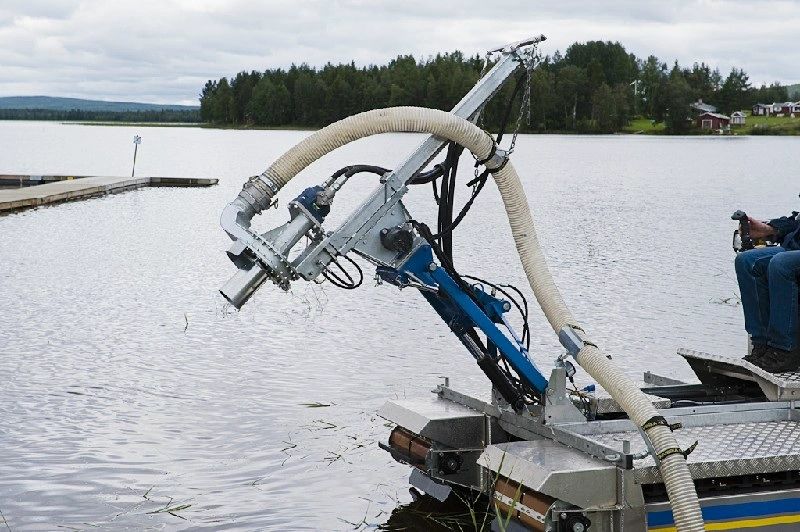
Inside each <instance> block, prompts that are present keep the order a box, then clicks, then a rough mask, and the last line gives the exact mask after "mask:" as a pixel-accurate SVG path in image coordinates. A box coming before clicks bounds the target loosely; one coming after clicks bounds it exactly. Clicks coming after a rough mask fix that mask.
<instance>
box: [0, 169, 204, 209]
mask: <svg viewBox="0 0 800 532" xmlns="http://www.w3.org/2000/svg"><path fill="white" fill-rule="evenodd" d="M217 182H218V180H217V179H213V178H196V177H119V176H117V177H113V176H85V177H83V176H62V175H49V176H34V175H0V185H5V186H10V187H16V188H5V189H0V213H6V212H11V211H16V210H20V209H27V208H30V207H39V206H41V205H50V204H53V203H60V202H62V201H74V200H81V199H87V198H92V197H96V196H104V195H106V194H116V193H118V192H124V191H126V190H133V189H136V188H142V187H208V186H212V185H216V184H217Z"/></svg>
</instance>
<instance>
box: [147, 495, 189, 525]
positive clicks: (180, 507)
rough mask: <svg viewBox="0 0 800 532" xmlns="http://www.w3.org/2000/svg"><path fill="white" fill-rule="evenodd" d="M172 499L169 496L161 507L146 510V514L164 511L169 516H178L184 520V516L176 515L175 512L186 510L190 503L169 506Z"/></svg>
mask: <svg viewBox="0 0 800 532" xmlns="http://www.w3.org/2000/svg"><path fill="white" fill-rule="evenodd" d="M148 500H149V499H148ZM172 501H173V499H172V497H170V498H169V501H168V502H167V504H165V505H164V507H163V508H159V509H158V510H153V511H151V512H147V513H148V514H161V513H166V514H169V515H171V516H174V517H178V518H180V519H183V520H186V518H185V517H183V516H182V515H178V514H177V513H175V512H180V511H181V510H186V509H187V508H191V507H192V505H191V504H176V505H175V506H170V504H172Z"/></svg>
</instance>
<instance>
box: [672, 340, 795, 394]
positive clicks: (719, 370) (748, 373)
mask: <svg viewBox="0 0 800 532" xmlns="http://www.w3.org/2000/svg"><path fill="white" fill-rule="evenodd" d="M678 354H679V355H680V356H682V357H683V358H685V359H686V361H687V362H688V363H689V365H690V366H691V367H692V370H693V371H694V372H695V374H696V375H697V378H698V379H700V382H702V383H703V384H706V385H709V386H720V385H722V386H724V385H725V384H726V383H731V382H732V380H733V381H736V380H739V381H742V380H744V381H750V382H754V383H756V384H758V386H759V387H760V388H761V391H763V392H764V395H765V396H766V397H767V399H769V400H770V401H791V400H794V399H798V398H800V372H792V373H769V372H768V371H765V370H763V369H761V368H759V367H758V366H756V365H753V364H751V363H750V362H747V361H746V360H744V359H741V358H730V357H723V356H719V355H712V354H709V353H703V352H700V351H692V350H691V349H678Z"/></svg>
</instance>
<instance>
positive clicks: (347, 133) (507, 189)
mask: <svg viewBox="0 0 800 532" xmlns="http://www.w3.org/2000/svg"><path fill="white" fill-rule="evenodd" d="M390 132H416V133H428V134H432V135H436V136H437V137H441V138H443V139H447V140H451V141H453V142H456V143H458V144H460V145H462V146H464V147H465V148H466V149H468V150H470V151H471V152H472V153H473V155H475V157H476V158H477V159H478V160H483V159H485V158H486V157H488V156H489V155H490V153H492V146H493V140H492V138H491V137H490V136H489V135H488V134H487V133H486V132H485V131H483V130H481V129H480V128H479V127H477V126H476V125H474V124H472V123H471V122H468V121H467V120H464V119H462V118H459V117H457V116H455V115H453V114H452V113H447V112H444V111H438V110H435V109H426V108H420V107H394V108H389V109H377V110H374V111H368V112H365V113H360V114H357V115H353V116H350V117H348V118H345V119H343V120H340V121H339V122H336V123H334V124H331V125H329V126H327V127H325V128H323V129H321V130H319V131H317V132H316V133H314V134H313V135H311V136H309V137H307V138H306V139H304V140H303V141H302V142H300V143H299V144H297V145H296V146H294V147H293V148H291V149H290V150H289V151H287V152H286V153H285V154H284V155H283V156H281V157H280V158H279V159H278V160H277V161H275V162H274V163H273V164H272V165H271V166H270V167H269V168H268V169H267V170H266V172H264V174H263V175H265V176H266V177H268V178H269V179H270V180H271V181H272V182H273V183H274V184H275V185H277V186H278V188H280V187H283V186H284V185H285V184H286V183H287V182H288V181H289V180H290V179H292V178H293V177H294V176H295V175H297V174H298V173H299V172H300V171H301V170H303V169H304V168H305V167H307V166H308V165H310V164H311V163H312V162H314V161H316V160H317V159H319V158H320V157H322V156H324V155H325V154H327V153H329V152H331V151H333V150H335V149H336V148H339V147H341V146H344V145H345V144H348V143H350V142H352V141H354V140H358V139H360V138H363V137H368V136H370V135H376V134H379V133H390ZM489 170H490V171H492V169H491V168H490V169H489ZM492 175H493V177H494V179H495V182H496V183H497V188H498V189H499V190H500V195H501V196H502V198H503V203H504V204H505V209H506V213H507V215H508V221H509V224H510V226H511V233H512V235H513V237H514V242H515V243H516V246H517V251H518V252H519V256H520V260H521V261H522V267H523V269H524V270H525V274H526V276H527V277H528V282H529V283H530V285H531V288H532V289H533V293H534V294H535V295H536V299H537V301H538V302H539V304H540V305H541V307H542V310H543V311H544V314H545V316H547V320H548V321H549V322H550V325H551V326H552V327H553V330H554V331H555V332H556V334H558V333H560V332H561V331H562V329H564V328H565V327H575V321H574V319H573V317H572V314H571V313H570V311H569V309H568V308H567V306H566V304H565V303H564V300H563V298H562V297H561V292H560V291H559V290H558V287H557V286H556V285H555V282H554V281H553V276H552V274H551V273H550V270H549V268H548V266H547V263H546V261H545V257H544V253H543V251H542V248H541V246H540V244H539V240H538V238H537V236H536V229H535V228H534V224H533V218H532V217H531V212H530V208H529V206H528V201H527V198H526V196H525V191H524V190H523V188H522V183H521V182H520V179H519V176H518V175H517V172H516V170H515V169H514V166H513V165H512V164H511V163H510V162H508V163H507V164H506V165H505V166H503V167H501V168H500V169H499V170H495V171H492ZM575 358H576V361H577V362H578V364H579V365H580V366H581V367H582V368H583V369H584V370H586V372H587V373H588V374H589V375H591V376H592V377H593V378H594V379H595V380H597V382H598V383H599V384H600V385H601V386H602V387H603V388H605V389H606V390H607V391H608V392H609V393H610V394H611V397H613V398H614V400H615V401H616V402H617V403H619V405H620V406H621V407H622V408H623V409H624V410H625V412H626V413H627V414H628V416H629V417H630V419H631V420H632V421H633V422H634V423H636V425H637V426H642V425H643V424H644V423H645V422H646V421H648V420H650V419H651V418H653V417H654V416H658V412H657V411H656V409H655V408H654V407H653V405H652V404H651V402H650V401H649V399H648V398H647V397H646V396H645V394H643V393H642V391H641V390H639V388H638V387H637V386H636V385H635V384H634V383H633V382H632V381H631V380H630V379H629V378H628V377H627V376H625V374H624V373H623V372H622V371H620V370H619V369H618V368H617V367H616V365H615V364H614V363H613V362H612V361H611V360H609V359H608V358H607V357H606V356H605V355H604V354H603V353H602V352H601V351H600V350H599V349H598V348H597V347H595V346H593V345H590V344H588V343H586V344H584V345H583V347H582V348H581V349H580V351H579V352H578V353H577V354H576V356H575ZM645 432H646V434H647V437H648V438H649V439H650V442H651V443H652V446H653V448H654V449H655V452H656V453H661V452H662V451H665V450H667V449H675V448H678V442H677V441H676V439H675V436H674V435H673V434H672V431H671V430H670V429H669V428H668V427H665V426H662V425H656V426H654V427H651V428H648V429H647V430H646V431H645ZM659 467H660V471H661V476H662V478H663V479H664V485H665V486H666V488H667V493H668V495H669V499H670V503H671V505H672V513H673V516H674V519H675V526H676V528H677V530H678V531H680V532H684V531H687V532H688V531H691V532H695V531H701V530H704V526H703V518H702V515H701V513H700V505H699V502H698V499H697V492H696V491H695V488H694V483H693V482H692V477H691V475H690V473H689V469H688V467H687V464H686V459H685V458H684V456H683V455H682V454H680V453H676V454H670V455H668V456H666V457H665V458H664V459H662V460H661V461H660V466H659Z"/></svg>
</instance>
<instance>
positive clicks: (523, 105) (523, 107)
mask: <svg viewBox="0 0 800 532" xmlns="http://www.w3.org/2000/svg"><path fill="white" fill-rule="evenodd" d="M523 54H524V55H523ZM517 57H519V60H520V62H521V63H522V65H523V66H524V67H525V88H524V89H523V91H522V102H520V105H519V116H517V125H516V126H515V128H514V134H513V135H512V137H511V144H510V145H509V147H508V155H511V154H512V153H513V152H514V147H515V146H516V145H517V135H519V130H520V128H521V127H522V118H523V117H525V120H526V122H527V123H528V124H530V123H531V78H532V77H533V69H534V67H535V66H536V63H537V61H538V59H539V54H538V53H537V51H536V47H532V48H531V49H530V50H528V51H526V52H522V54H518V56H517Z"/></svg>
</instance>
